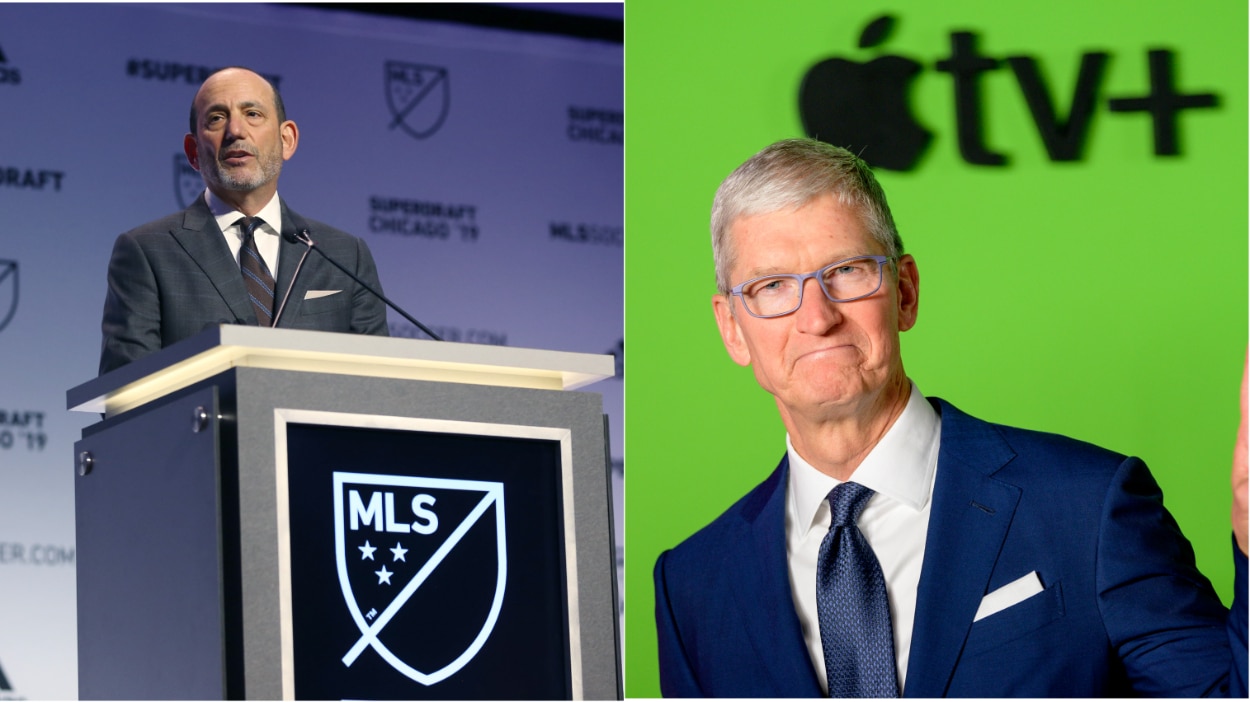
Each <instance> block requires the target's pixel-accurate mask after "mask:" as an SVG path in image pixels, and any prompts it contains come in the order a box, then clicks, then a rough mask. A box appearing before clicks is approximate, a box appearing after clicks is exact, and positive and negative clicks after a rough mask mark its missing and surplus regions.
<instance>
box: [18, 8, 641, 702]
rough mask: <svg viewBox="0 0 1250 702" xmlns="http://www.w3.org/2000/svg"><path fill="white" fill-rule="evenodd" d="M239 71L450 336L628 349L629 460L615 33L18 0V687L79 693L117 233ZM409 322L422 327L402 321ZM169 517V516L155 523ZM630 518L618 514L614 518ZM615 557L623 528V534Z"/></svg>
mask: <svg viewBox="0 0 1250 702" xmlns="http://www.w3.org/2000/svg"><path fill="white" fill-rule="evenodd" d="M228 65H245V66H249V67H252V68H254V69H255V70H257V71H259V72H260V73H262V74H264V75H266V76H267V77H270V78H271V79H272V80H273V81H274V82H275V83H276V84H277V85H278V87H279V88H280V90H281V92H282V95H283V98H284V100H285V102H286V106H287V111H288V115H289V117H290V118H291V119H293V120H295V122H296V123H297V124H298V125H299V127H300V137H301V138H300V144H299V150H298V152H297V153H296V154H295V156H294V158H293V159H292V160H291V161H289V162H288V163H287V164H286V167H285V170H284V173H283V175H282V178H281V184H280V188H279V192H280V193H281V195H282V197H283V198H284V199H285V200H286V201H287V202H289V203H290V204H291V206H292V208H293V209H295V210H296V211H297V212H300V213H303V214H306V215H307V216H309V217H312V218H314V219H318V220H321V221H324V222H327V223H329V224H331V225H333V226H336V227H338V228H340V229H344V230H347V231H349V232H352V233H354V234H357V235H358V236H361V237H363V238H364V239H365V240H366V241H367V242H368V244H369V246H370V248H371V249H372V251H373V254H374V257H375V258H376V259H377V262H378V268H379V274H380V276H381V280H382V283H383V286H384V288H385V291H386V294H387V296H388V297H390V298H391V299H393V300H395V301H397V302H399V303H400V304H401V305H403V306H405V307H406V308H407V309H408V310H409V311H410V312H411V313H413V314H414V315H415V316H416V317H417V318H418V319H420V320H421V321H422V322H424V323H425V324H426V325H428V326H430V327H432V328H433V329H434V330H435V331H437V332H438V333H439V334H441V335H442V336H443V337H444V338H446V339H449V340H453V341H462V342H472V343H483V344H498V345H506V346H516V347H530V348H544V349H554V350H561V351H576V352H584V353H610V354H615V355H616V356H617V359H618V364H617V373H618V377H617V378H614V379H612V380H608V381H604V382H600V383H597V384H595V385H592V386H590V387H588V388H586V389H587V390H589V391H594V392H599V393H602V395H603V398H604V406H605V409H606V411H607V413H608V414H609V416H610V423H611V427H612V436H611V440H612V441H611V448H612V458H613V474H614V484H613V485H614V488H615V489H616V493H617V498H616V501H617V504H616V515H617V521H618V525H619V523H620V519H621V516H620V515H621V513H622V510H621V506H620V494H621V490H620V487H621V476H622V473H623V464H624V450H623V436H624V430H623V429H624V425H623V419H624V416H623V404H624V400H623V397H624V393H623V390H622V378H623V358H624V341H623V293H622V288H623V263H622V261H623V258H622V250H623V245H624V229H623V219H624V215H623V207H622V192H623V150H622V145H623V141H624V109H623V75H622V73H623V50H622V44H621V43H620V42H619V41H611V40H597V39H587V38H579V37H576V36H570V35H567V34H556V33H546V32H541V31H514V30H510V29H505V28H500V27H492V26H476V25H472V24H466V23H459V22H452V21H442V20H422V19H415V18H404V17H385V16H375V15H364V14H358V13H353V12H348V11H343V10H334V9H327V8H315V7H303V6H292V5H251V4H235V3H227V4H212V5H159V4H134V5H94V4H86V5H83V4H73V5H66V4H23V5H13V4H3V5H0V105H3V106H4V109H3V110H0V135H2V136H0V699H5V698H10V699H16V698H74V697H76V696H77V676H76V667H77V651H76V639H75V636H76V626H75V582H74V574H75V572H74V568H75V543H74V507H73V487H74V484H73V475H74V473H73V455H72V451H73V442H74V441H75V440H76V439H77V438H78V437H79V433H80V430H81V429H82V427H84V426H86V425H88V424H90V423H92V422H93V421H95V420H96V419H97V417H96V416H93V415H85V414H76V413H70V412H67V411H66V410H65V390H66V389H68V388H70V387H74V386H76V385H79V384H80V383H83V382H85V381H87V380H89V379H91V378H92V377H94V375H95V373H96V364H97V362H98V358H99V347H100V331H99V329H100V326H99V325H100V312H101V309H102V305H103V301H104V293H105V267H106V265H107V263H108V257H109V252H110V250H111V248H112V244H113V240H114V238H115V237H116V236H117V234H119V233H120V232H122V231H125V230H128V229H130V228H132V227H134V226H136V225H139V224H141V223H144V222H147V221H150V220H152V219H155V218H157V217H160V216H163V215H165V214H169V213H171V212H174V211H177V210H180V209H182V208H183V207H185V206H186V205H187V204H188V202H189V201H190V200H191V199H192V198H194V197H196V196H197V195H198V194H199V192H200V191H201V189H202V183H201V181H200V179H199V176H198V174H197V173H196V172H195V171H193V170H191V169H190V167H189V166H188V165H187V164H186V160H185V158H184V157H183V155H182V139H183V135H184V134H185V133H186V130H187V115H188V110H189V107H190V103H191V99H192V97H193V96H194V94H195V91H196V89H197V87H198V85H199V83H200V82H201V81H202V80H203V78H204V76H205V75H206V74H207V73H208V72H210V71H212V70H214V69H216V68H219V67H223V66H228ZM390 331H391V334H392V335H394V336H420V334H419V332H417V330H416V329H415V328H413V327H412V326H411V325H409V324H408V323H407V322H406V321H404V320H403V319H402V318H400V317H399V316H397V315H395V314H394V313H391V317H390ZM153 526H154V527H155V528H159V525H153ZM619 533H620V529H619V526H618V534H619ZM617 553H618V563H619V561H620V553H621V550H620V545H619V542H618V552H617Z"/></svg>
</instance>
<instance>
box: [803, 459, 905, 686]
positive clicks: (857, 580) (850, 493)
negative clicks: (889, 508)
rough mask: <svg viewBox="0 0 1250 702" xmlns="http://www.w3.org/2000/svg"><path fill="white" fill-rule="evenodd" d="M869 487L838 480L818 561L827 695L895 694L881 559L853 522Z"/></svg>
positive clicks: (818, 600)
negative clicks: (827, 529)
mask: <svg viewBox="0 0 1250 702" xmlns="http://www.w3.org/2000/svg"><path fill="white" fill-rule="evenodd" d="M872 495H873V492H872V490H870V489H868V488H866V487H864V486H863V485H859V484H857V483H842V484H841V485H839V486H837V487H835V488H834V489H833V490H830V491H829V507H830V509H831V510H832V512H833V518H832V519H831V520H830V525H829V533H828V534H827V535H826V536H825V539H824V541H822V542H821V544H820V560H819V562H818V563H817V565H816V609H817V613H818V614H819V617H820V643H821V646H822V647H823V648H824V651H825V673H826V674H827V675H828V679H829V696H830V697H898V677H897V675H896V674H895V668H894V628H893V627H892V626H891V624H890V602H889V599H888V598H887V597H886V592H885V576H883V575H882V574H881V564H880V563H878V562H877V556H876V554H874V553H873V552H872V547H871V546H869V545H868V541H866V540H865V539H864V535H863V534H862V533H861V532H860V531H859V527H858V526H857V525H856V522H858V521H859V515H860V513H861V512H863V511H864V506H865V505H867V504H868V500H869V498H871V497H872Z"/></svg>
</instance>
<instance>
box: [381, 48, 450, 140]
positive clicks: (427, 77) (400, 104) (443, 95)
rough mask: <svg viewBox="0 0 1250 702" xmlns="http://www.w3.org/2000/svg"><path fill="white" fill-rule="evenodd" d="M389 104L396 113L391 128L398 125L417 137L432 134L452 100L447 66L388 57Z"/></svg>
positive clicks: (387, 84) (387, 93)
mask: <svg viewBox="0 0 1250 702" xmlns="http://www.w3.org/2000/svg"><path fill="white" fill-rule="evenodd" d="M386 104H387V105H388V106H389V107H390V108H391V116H392V117H393V119H392V120H391V125H390V128H391V129H394V128H396V127H399V128H400V129H403V130H404V131H405V132H407V133H408V134H409V135H411V136H412V137H414V138H416V139H424V138H426V137H428V136H430V135H431V134H433V133H434V132H436V131H438V128H439V127H441V126H443V121H444V120H446V119H447V109H448V106H449V105H450V104H451V87H450V79H449V78H448V77H447V69H446V68H444V67H442V66H422V65H418V64H415V63H403V62H400V61H387V62H386Z"/></svg>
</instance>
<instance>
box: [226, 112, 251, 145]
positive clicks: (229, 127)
mask: <svg viewBox="0 0 1250 702" xmlns="http://www.w3.org/2000/svg"><path fill="white" fill-rule="evenodd" d="M246 126H247V124H246V121H245V120H244V119H243V117H242V115H231V116H229V117H227V118H226V129H225V135H226V137H227V138H229V140H230V141H235V140H237V139H239V138H240V137H242V136H243V133H244V128H245V127H246Z"/></svg>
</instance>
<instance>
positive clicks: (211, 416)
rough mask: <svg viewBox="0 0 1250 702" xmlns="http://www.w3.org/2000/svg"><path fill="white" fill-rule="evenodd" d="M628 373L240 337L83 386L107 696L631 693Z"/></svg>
mask: <svg viewBox="0 0 1250 702" xmlns="http://www.w3.org/2000/svg"><path fill="white" fill-rule="evenodd" d="M612 374H613V359H612V357H610V356H598V355H589V354H573V353H562V352H552V351H540V350H532V349H516V348H506V347H494V346H480V345H474V344H457V343H448V342H434V341H417V340H411V339H392V338H384V337H369V336H358V335H349V334H331V333H325V332H310V331H300V330H286V329H268V328H259V327H246V326H220V327H217V328H210V329H208V330H206V331H204V332H202V333H201V334H199V335H197V336H195V337H192V338H190V339H186V340H184V341H182V342H179V343H178V344H175V345H173V346H170V347H168V348H165V349H162V350H161V351H159V352H157V353H155V354H152V355H150V356H147V357H144V358H141V359H139V360H138V361H136V362H134V363H131V364H129V365H127V366H124V367H122V368H119V369H117V370H115V371H113V372H111V373H108V374H106V375H104V376H101V377H99V378H96V379H94V380H92V381H90V382H87V383H84V384H82V385H80V386H78V387H76V388H74V389H72V390H70V391H69V392H68V393H67V399H68V405H69V407H70V409H73V410H79V411H86V412H99V413H103V415H104V418H103V419H102V421H100V422H98V423H96V424H94V425H92V426H90V427H87V428H86V429H84V430H83V437H82V439H81V440H80V441H78V442H77V443H76V444H75V455H76V459H77V475H76V477H75V500H76V516H77V539H78V541H77V560H78V660H79V692H80V696H81V698H83V699H155V698H160V699H234V698H247V699H295V698H300V699H424V698H428V699H540V698H541V699H613V698H617V699H619V698H620V697H621V691H622V689H621V681H620V663H619V648H618V642H619V634H618V631H617V618H616V593H615V589H616V577H615V554H614V550H613V547H612V535H611V529H612V515H611V506H612V502H611V496H610V488H611V482H610V477H609V474H608V465H610V462H609V461H608V460H607V446H608V444H607V441H606V436H605V434H606V430H607V427H606V419H605V417H604V415H603V410H602V401H601V399H600V397H599V395H597V394H593V393H585V392H573V390H575V389H576V388H578V387H581V386H584V385H587V384H589V383H592V382H595V381H597V380H601V379H604V378H608V377H611V376H612Z"/></svg>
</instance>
